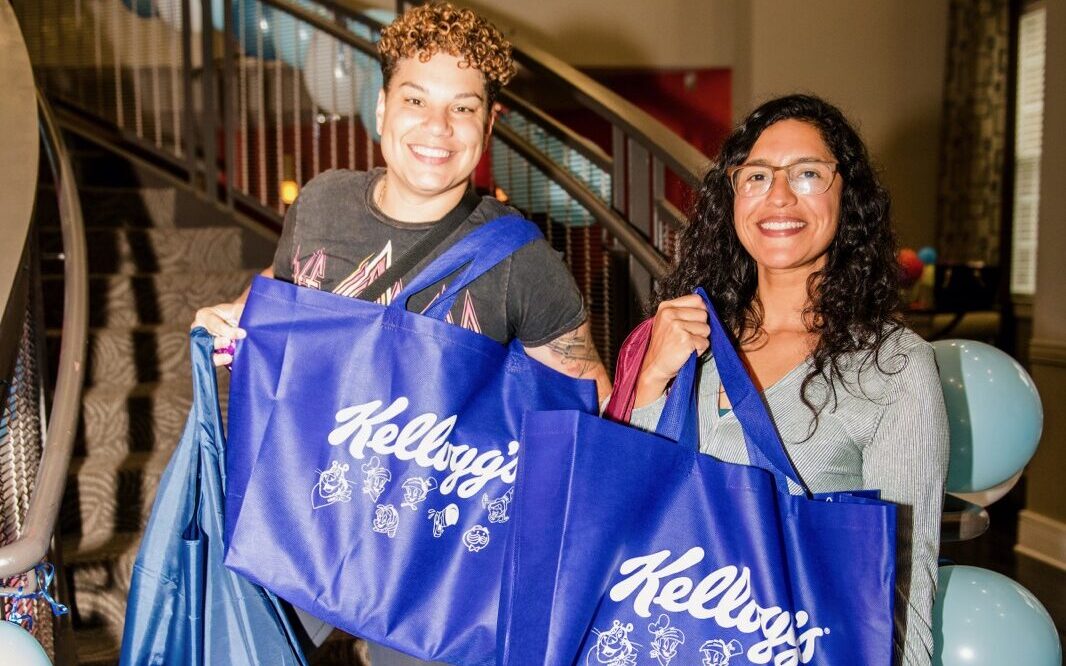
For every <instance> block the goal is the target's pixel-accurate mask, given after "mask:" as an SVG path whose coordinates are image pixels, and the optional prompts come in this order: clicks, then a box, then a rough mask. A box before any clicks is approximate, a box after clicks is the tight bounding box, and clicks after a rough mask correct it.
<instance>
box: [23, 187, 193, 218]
mask: <svg viewBox="0 0 1066 666" xmlns="http://www.w3.org/2000/svg"><path fill="white" fill-rule="evenodd" d="M78 194H79V199H80V202H81V212H82V219H83V220H84V224H85V227H86V228H87V229H89V228H97V227H103V228H107V229H122V228H132V229H143V228H148V227H157V228H174V227H175V226H197V225H179V224H177V220H178V208H179V206H178V203H179V200H183V199H185V198H186V197H179V196H178V191H177V189H175V188H173V187H166V186H160V187H144V188H120V189H110V188H85V189H81V186H80V184H79V190H78ZM37 199H38V201H39V202H40V203H39V205H38V209H37V220H38V223H39V224H40V225H41V227H42V228H48V227H53V228H58V227H59V209H58V207H56V205H55V204H54V200H55V190H54V189H52V187H51V186H50V185H41V186H40V187H39V188H38V189H37Z"/></svg>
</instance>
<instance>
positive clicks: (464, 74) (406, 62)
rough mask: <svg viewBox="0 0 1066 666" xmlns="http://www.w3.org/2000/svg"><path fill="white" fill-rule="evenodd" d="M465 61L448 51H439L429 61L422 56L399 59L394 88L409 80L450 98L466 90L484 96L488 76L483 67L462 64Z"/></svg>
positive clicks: (464, 92)
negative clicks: (486, 76) (482, 71)
mask: <svg viewBox="0 0 1066 666" xmlns="http://www.w3.org/2000/svg"><path fill="white" fill-rule="evenodd" d="M461 63H462V59H460V58H457V57H456V56H453V55H450V54H448V53H437V54H435V55H434V56H433V57H431V58H430V59H429V60H427V61H425V62H422V61H421V60H419V59H418V57H414V58H401V59H399V60H398V61H396V69H395V70H394V72H393V75H392V81H391V86H390V87H393V88H396V87H399V86H402V85H404V84H405V83H406V84H413V85H416V86H418V87H420V88H423V89H425V90H426V91H427V92H429V93H431V94H433V93H439V94H446V95H447V96H448V97H454V96H455V95H460V94H466V93H474V94H477V95H483V94H484V91H485V76H484V75H483V74H482V73H481V70H478V69H474V68H473V67H466V66H460V65H461Z"/></svg>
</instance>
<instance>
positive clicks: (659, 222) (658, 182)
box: [651, 157, 667, 252]
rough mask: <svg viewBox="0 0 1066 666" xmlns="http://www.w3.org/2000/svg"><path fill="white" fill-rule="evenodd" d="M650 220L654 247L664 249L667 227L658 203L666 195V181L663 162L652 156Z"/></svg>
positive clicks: (662, 250)
mask: <svg viewBox="0 0 1066 666" xmlns="http://www.w3.org/2000/svg"><path fill="white" fill-rule="evenodd" d="M651 189H652V199H651V221H652V230H653V235H652V238H653V240H652V242H653V243H654V244H655V248H656V249H658V250H659V251H660V252H665V251H666V236H667V229H666V225H665V223H664V220H663V216H662V215H661V214H660V212H659V204H660V203H661V202H662V201H663V199H664V198H665V196H666V182H665V174H664V171H663V163H662V162H660V161H659V158H657V157H656V158H652V162H651Z"/></svg>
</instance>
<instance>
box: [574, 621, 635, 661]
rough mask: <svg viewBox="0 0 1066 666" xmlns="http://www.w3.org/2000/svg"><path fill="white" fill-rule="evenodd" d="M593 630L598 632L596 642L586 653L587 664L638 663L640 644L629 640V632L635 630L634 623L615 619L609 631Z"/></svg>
mask: <svg viewBox="0 0 1066 666" xmlns="http://www.w3.org/2000/svg"><path fill="white" fill-rule="evenodd" d="M592 631H593V633H596V634H597V635H596V644H595V645H593V646H592V649H590V650H589V652H588V654H587V655H585V664H586V665H587V666H598V665H599V664H606V666H633V665H634V664H636V663H637V648H639V647H640V645H639V644H637V643H634V642H632V641H630V640H629V632H631V631H633V624H632V623H626V624H622V623H621V622H619V621H618V620H615V621H614V624H612V625H611V628H610V629H609V630H607V631H602V632H598V631H596V630H595V629H593V630H592Z"/></svg>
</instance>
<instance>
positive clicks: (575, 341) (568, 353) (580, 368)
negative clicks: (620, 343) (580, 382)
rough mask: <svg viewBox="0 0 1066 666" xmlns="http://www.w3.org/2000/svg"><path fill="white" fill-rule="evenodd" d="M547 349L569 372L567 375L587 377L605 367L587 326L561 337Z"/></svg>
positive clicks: (548, 345)
mask: <svg viewBox="0 0 1066 666" xmlns="http://www.w3.org/2000/svg"><path fill="white" fill-rule="evenodd" d="M547 347H548V349H550V350H551V352H552V353H553V354H554V355H555V356H556V357H557V358H558V360H559V363H560V365H561V366H562V367H563V368H565V369H566V370H567V371H568V372H567V374H569V375H571V376H573V377H587V376H589V375H591V374H592V373H593V372H594V371H595V370H596V369H598V368H600V367H602V365H603V363H602V362H601V361H600V354H599V352H597V351H596V343H594V342H593V341H592V335H591V334H590V333H589V331H588V330H587V327H585V326H582V327H580V328H577V329H575V330H573V331H570V332H569V333H567V334H565V335H561V336H559V337H558V338H556V339H554V340H552V341H551V342H549V343H548V344H547Z"/></svg>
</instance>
